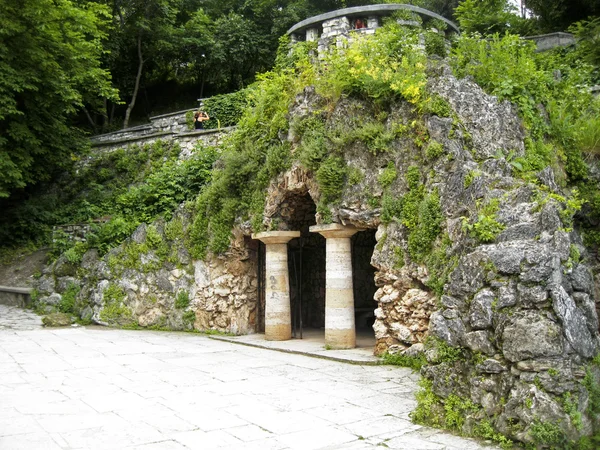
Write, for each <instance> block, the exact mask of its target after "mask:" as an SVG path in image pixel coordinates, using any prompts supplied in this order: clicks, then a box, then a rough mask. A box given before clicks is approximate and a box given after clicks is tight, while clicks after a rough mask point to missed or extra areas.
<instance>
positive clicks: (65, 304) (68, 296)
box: [58, 283, 79, 314]
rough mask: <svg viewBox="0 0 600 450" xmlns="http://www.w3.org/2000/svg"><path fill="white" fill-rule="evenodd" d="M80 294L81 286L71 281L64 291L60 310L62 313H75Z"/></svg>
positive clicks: (59, 305)
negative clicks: (76, 300) (76, 301)
mask: <svg viewBox="0 0 600 450" xmlns="http://www.w3.org/2000/svg"><path fill="white" fill-rule="evenodd" d="M77 294H79V286H77V285H76V284H74V283H69V285H68V286H67V290H66V291H65V292H63V293H62V296H61V299H60V302H59V303H58V310H59V311H60V312H62V313H66V314H73V313H74V312H75V311H74V310H75V299H76V298H77Z"/></svg>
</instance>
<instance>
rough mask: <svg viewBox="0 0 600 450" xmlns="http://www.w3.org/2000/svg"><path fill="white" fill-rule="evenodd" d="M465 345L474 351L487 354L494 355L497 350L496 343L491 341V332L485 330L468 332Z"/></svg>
mask: <svg viewBox="0 0 600 450" xmlns="http://www.w3.org/2000/svg"><path fill="white" fill-rule="evenodd" d="M464 345H465V346H466V347H467V348H470V349H471V350H473V351H474V352H480V353H485V354H486V355H493V354H494V353H495V352H496V350H495V348H494V345H493V344H492V343H491V342H490V335H489V333H488V332H487V331H483V330H480V331H472V332H470V333H466V334H465V337H464Z"/></svg>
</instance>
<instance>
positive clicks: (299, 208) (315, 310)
mask: <svg viewBox="0 0 600 450" xmlns="http://www.w3.org/2000/svg"><path fill="white" fill-rule="evenodd" d="M316 212H317V207H316V205H315V203H314V202H313V200H312V198H311V197H310V195H309V194H308V193H306V194H304V195H292V196H290V197H288V198H287V199H286V201H285V202H284V203H283V204H282V205H281V207H280V211H279V214H280V219H281V221H282V222H283V223H284V224H285V225H284V226H285V228H287V229H290V230H296V231H299V232H300V237H298V238H295V239H292V240H291V241H290V242H289V243H288V269H289V278H290V308H291V319H292V336H293V337H295V338H304V337H305V332H308V333H309V335H314V334H315V332H317V334H318V331H319V330H323V329H324V327H325V275H326V274H325V238H324V237H323V236H321V235H319V234H316V233H311V232H310V231H309V228H310V227H311V226H312V225H315V224H316V220H315V214H316Z"/></svg>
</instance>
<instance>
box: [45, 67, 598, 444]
mask: <svg viewBox="0 0 600 450" xmlns="http://www.w3.org/2000/svg"><path fill="white" fill-rule="evenodd" d="M430 75H431V76H430V79H429V86H428V88H429V90H430V92H432V93H434V94H437V95H438V96H439V97H440V98H441V99H443V101H445V102H446V103H447V104H448V105H449V106H450V108H451V109H452V110H453V112H454V113H453V114H454V115H455V117H453V118H449V117H438V116H437V115H433V114H430V115H425V116H424V117H421V116H419V115H417V113H415V112H414V110H413V107H412V106H411V105H410V104H408V103H406V102H402V101H398V102H397V103H396V104H393V105H391V106H390V107H389V108H388V110H386V111H384V112H385V114H382V113H381V111H376V109H375V107H374V105H373V104H371V103H368V102H366V101H364V100H361V99H357V98H352V97H348V98H342V99H341V100H340V101H338V102H337V104H335V106H332V105H329V104H327V105H325V104H324V103H323V100H322V99H321V98H319V96H318V95H317V94H316V93H315V90H314V89H312V88H307V89H305V91H304V93H303V94H302V95H299V96H298V98H297V99H296V103H295V104H294V105H293V107H292V109H291V111H290V121H291V122H294V121H297V122H301V121H302V120H303V119H307V118H314V117H315V116H318V117H321V118H322V120H323V122H324V124H325V129H326V130H336V132H337V133H339V134H340V135H344V134H350V133H351V132H352V131H353V130H355V129H356V128H358V127H360V126H362V125H363V123H364V122H369V121H372V120H373V118H374V117H383V119H377V120H379V123H378V124H377V125H378V126H382V127H383V128H382V129H383V132H382V133H384V134H385V133H387V134H385V136H389V135H392V138H388V141H386V147H385V149H383V150H382V149H375V150H373V147H372V145H371V144H372V143H370V142H365V141H361V140H359V139H355V140H352V141H350V142H345V143H344V147H343V149H342V150H343V151H340V154H341V155H343V158H344V163H345V165H346V168H347V169H348V170H349V171H352V173H353V174H354V175H356V176H355V177H354V178H353V179H354V181H353V182H347V183H345V185H344V188H343V192H342V195H341V200H340V201H339V202H338V203H332V204H328V205H324V206H325V207H323V205H320V206H321V207H320V208H317V207H316V206H315V205H318V204H319V202H320V201H321V200H322V193H321V192H320V188H319V183H318V182H317V178H318V177H317V176H316V175H315V173H313V172H312V171H310V170H308V169H307V168H305V167H304V166H303V165H302V163H300V161H299V159H300V158H299V157H298V158H296V156H298V154H299V153H300V152H301V151H302V150H301V146H302V136H300V135H296V134H295V131H294V128H293V127H291V128H290V133H289V135H288V136H287V137H286V136H281V139H287V140H288V141H289V142H290V144H291V147H292V156H293V158H292V159H294V161H293V162H292V164H291V168H290V169H289V170H288V171H287V172H286V173H282V174H280V175H279V176H278V177H276V179H274V181H273V182H272V183H271V185H270V187H269V188H268V190H267V195H266V204H265V208H264V214H263V215H264V221H263V225H264V226H265V227H266V229H269V230H277V229H279V230H286V229H292V230H307V229H308V227H309V226H310V225H312V224H314V223H315V222H316V223H321V222H323V221H325V220H331V221H333V222H336V223H341V224H344V225H347V224H349V225H354V226H356V227H357V228H359V229H361V230H371V233H373V235H374V239H375V244H374V248H373V253H372V257H371V261H370V264H371V266H372V267H374V268H375V269H376V270H375V273H374V282H375V287H374V289H373V298H372V299H368V300H369V301H371V302H372V301H373V300H374V302H376V303H375V304H373V308H372V309H373V310H374V324H373V329H374V332H375V337H376V341H377V343H376V347H375V353H376V354H383V353H384V352H386V351H392V350H393V351H406V352H407V354H412V355H414V354H417V353H420V352H423V351H424V352H425V355H426V356H427V359H428V361H429V364H428V366H427V367H426V369H424V371H423V375H424V376H425V377H427V378H428V379H430V380H431V386H432V389H433V394H435V395H436V396H437V398H438V399H439V401H440V402H442V403H443V402H444V401H446V399H448V398H449V397H450V396H454V397H460V398H462V399H468V400H469V401H470V402H472V404H474V405H475V406H476V408H475V411H476V412H474V413H473V415H472V416H471V417H469V418H468V420H466V421H465V427H467V428H468V427H472V426H474V424H476V423H477V422H480V421H483V420H485V421H487V422H489V423H490V424H491V425H492V426H493V427H494V428H495V429H496V430H499V431H501V432H502V433H504V434H505V435H507V436H509V437H511V438H514V439H517V440H520V441H525V442H531V441H532V437H531V434H532V426H533V425H534V424H535V423H538V422H539V423H552V424H556V426H558V427H559V428H560V429H561V431H562V432H563V433H564V434H565V435H566V436H568V437H569V438H570V439H575V438H577V437H578V436H580V435H582V434H589V433H590V430H591V419H590V416H589V415H588V412H587V403H588V397H589V396H588V393H587V391H586V389H585V388H584V387H583V385H582V384H581V381H582V378H583V377H584V376H585V365H586V364H587V363H588V362H589V360H590V358H592V357H593V356H594V355H596V354H597V352H598V350H599V348H600V336H599V334H598V315H597V312H596V308H595V301H596V300H597V298H596V295H597V294H596V291H597V287H596V285H595V284H594V280H593V276H592V273H591V271H590V269H589V267H587V266H586V264H585V263H583V262H580V261H579V260H573V259H572V258H571V257H570V255H571V251H572V249H576V250H577V253H579V254H581V255H585V248H584V247H583V246H582V245H581V239H580V237H579V235H578V234H577V232H576V231H566V230H568V229H569V224H568V223H567V222H566V221H568V220H569V217H568V211H565V205H564V204H562V203H561V202H560V201H558V200H556V198H558V196H549V195H548V193H549V192H553V191H554V192H555V193H556V194H561V195H564V194H567V193H565V192H559V191H558V189H559V188H558V186H557V185H556V183H555V182H554V177H553V174H552V171H551V170H548V169H547V170H545V171H543V172H542V173H540V174H539V177H538V178H539V183H543V186H542V187H540V185H539V184H534V183H531V182H529V181H525V180H522V179H518V178H516V177H515V176H513V171H512V166H511V164H510V163H509V159H510V158H512V157H513V156H514V155H523V154H524V144H523V140H524V137H525V133H524V130H523V129H522V126H521V124H520V121H519V119H518V117H517V115H516V112H515V109H514V108H513V107H512V106H511V105H510V104H508V103H506V102H504V103H500V102H498V101H497V99H496V98H494V97H491V96H488V95H486V94H485V93H484V92H483V91H482V90H481V89H480V88H479V87H478V86H477V85H475V84H474V83H472V82H471V81H468V80H457V79H456V78H454V77H453V76H452V75H451V73H450V71H449V69H448V68H447V67H445V66H444V65H443V64H439V65H438V66H436V67H432V68H431V74H430ZM324 111H326V113H325V112H324ZM398 129H408V130H411V131H409V132H405V133H399V132H392V131H393V130H398ZM433 145H435V146H437V148H441V151H440V152H437V153H433V152H428V151H427V149H428V147H429V146H433ZM392 169H393V170H392ZM390 173H391V175H390ZM415 173H416V178H418V179H417V180H415V179H414V178H415V176H414V174H415ZM411 174H412V175H411ZM411 177H412V179H411ZM348 178H350V176H348ZM384 180H385V181H384ZM411 199H412V200H411ZM414 199H417V200H416V203H414V208H413V209H412V214H413V215H412V216H411V215H410V214H409V213H410V212H411V210H410V208H409V206H410V201H415V200H414ZM428 199H429V200H430V203H427V200H428ZM407 205H409V206H407ZM432 205H433V206H432ZM428 207H429V208H430V210H431V208H433V209H436V208H437V209H439V211H437V210H435V211H434V212H435V213H436V214H439V226H438V228H433V230H434V231H431V228H428V227H430V226H432V221H433V219H431V217H432V216H435V214H433V215H430V216H426V215H425V213H427V211H430V210H427V209H426V208H428ZM317 211H318V212H317ZM176 219H177V220H179V221H180V222H181V223H182V224H183V227H184V228H185V227H187V226H188V225H189V223H190V220H189V217H186V215H185V212H183V211H180V212H178V213H177V214H176ZM311 221H312V222H311ZM490 224H491V225H490ZM153 226H154V228H155V230H154V233H158V234H159V235H160V237H161V239H162V240H163V241H165V240H167V241H168V245H167V247H168V249H167V250H165V248H164V247H157V248H146V247H144V249H143V251H141V250H140V248H141V247H140V246H144V245H146V244H147V241H148V232H149V230H147V229H145V228H144V226H142V228H140V229H138V230H137V231H136V232H135V233H134V235H133V237H132V238H131V239H130V240H129V241H128V242H126V243H125V244H124V245H122V246H121V247H119V248H117V249H114V250H111V252H109V254H107V255H105V256H104V257H102V258H99V257H98V256H97V254H94V253H93V252H90V253H88V254H86V255H85V256H84V259H83V261H82V263H81V268H83V269H84V272H85V274H84V276H83V277H81V276H80V274H78V268H77V267H73V265H71V264H69V263H68V262H67V261H66V260H62V259H59V260H58V261H57V262H56V263H55V264H54V265H53V266H52V268H50V269H49V270H46V271H45V273H44V276H43V277H42V278H41V279H40V280H39V282H38V289H39V290H41V291H43V293H44V294H45V295H44V296H43V297H42V299H41V301H42V303H45V304H46V305H52V304H58V303H59V302H60V301H61V294H63V293H64V291H65V288H64V286H65V285H67V284H68V283H66V282H65V280H67V279H70V280H72V282H74V283H76V284H79V285H80V286H81V290H80V291H79V294H78V297H77V299H78V303H77V305H76V306H77V307H78V308H79V312H80V315H81V316H82V317H91V319H92V320H93V321H95V322H98V323H108V324H111V323H112V324H120V325H124V324H125V325H126V324H131V323H134V324H136V325H139V326H158V327H161V326H166V327H169V328H175V329H185V328H189V327H191V326H192V325H193V326H194V327H195V328H197V329H216V330H220V331H227V332H232V333H251V332H254V331H257V330H259V329H260V321H261V317H260V315H261V314H260V312H259V311H260V309H261V304H260V301H259V300H258V299H259V297H260V292H259V288H258V286H259V279H258V275H257V273H258V272H259V268H260V267H259V266H260V260H259V258H258V256H257V254H258V252H259V247H258V244H257V242H256V241H252V240H251V239H250V238H249V236H250V234H251V230H250V227H249V226H248V225H247V224H242V225H240V227H239V228H237V229H236V230H234V233H233V237H232V245H231V248H230V250H229V251H228V252H227V253H225V254H224V255H220V256H216V255H209V256H208V257H207V258H206V259H205V260H204V261H194V260H192V259H191V258H190V256H189V253H188V251H187V249H186V247H185V245H184V244H183V243H181V242H180V241H178V240H177V239H176V238H173V237H171V238H167V234H168V233H167V232H166V231H165V230H166V229H167V228H168V224H167V225H165V224H155V225H153ZM486 227H487V228H486ZM423 230H429V234H428V235H427V236H428V238H427V239H429V240H427V239H425V238H423V233H424V231H423ZM432 233H433V234H432ZM169 239H170V240H169ZM313 243H314V244H315V247H316V246H317V245H318V244H319V243H318V242H316V241H314V242H313V241H310V240H309V239H308V238H307V241H306V244H307V247H306V248H305V249H304V250H305V253H304V255H305V256H306V255H307V254H308V253H307V252H308V250H306V249H307V248H309V247H310V245H312V244H313ZM290 245H291V244H290ZM136 246H137V247H136ZM136 249H137V250H136ZM296 250H297V249H296ZM417 250H418V251H417ZM136 252H137V253H136ZM161 252H162V254H161ZM165 252H166V253H165ZM132 254H135V261H134V263H133V265H131V264H130V266H129V267H128V266H127V264H124V263H123V264H116V263H115V261H127V258H129V256H131V255H132ZM128 255H129V256H128ZM301 255H302V254H301ZM313 255H315V259H313V260H310V261H308V263H309V265H310V264H311V263H314V261H316V260H317V259H321V260H322V259H324V258H323V255H322V254H321V253H318V252H317V251H316V250H315V251H314V253H313ZM300 258H302V256H300ZM583 261H585V259H583ZM311 270H314V271H317V269H316V264H314V266H311ZM69 277H70V278H69ZM322 278H323V277H321V276H318V275H315V276H314V277H312V278H311V279H310V280H308V281H307V282H306V285H307V286H304V287H305V288H306V289H310V292H311V295H313V294H314V295H315V296H317V295H319V292H318V291H319V289H320V288H319V287H318V286H317V287H315V286H314V284H315V283H317V284H318V283H320V280H322ZM299 284H302V282H300V283H299ZM323 290H324V289H323ZM182 293H185V294H182ZM185 298H187V299H188V300H189V301H187V302H186V301H184V300H185ZM182 299H183V300H182ZM365 304H366V303H365ZM310 320H312V321H314V323H317V324H320V323H321V322H322V314H321V315H319V314H316V315H315V317H310ZM319 326H322V325H319ZM427 338H429V339H428V342H427V343H426V344H425V345H424V343H425V342H426V340H427ZM431 342H433V344H430V343H431ZM430 345H431V346H430ZM444 350H445V353H444ZM457 352H458V353H457ZM450 353H452V354H453V355H456V354H459V355H461V356H460V357H458V358H457V357H453V359H452V360H451V361H449V360H448V359H447V355H448V354H450ZM444 355H445V356H444ZM444 358H446V359H444ZM567 394H568V396H571V397H569V398H573V399H576V400H574V406H573V407H572V408H571V409H572V411H571V414H567V413H566V412H565V407H564V401H563V400H564V398H565V397H564V396H565V395H567ZM454 397H452V398H454ZM573 408H575V409H574V410H573ZM573 412H575V413H577V414H576V415H574V414H573ZM573 417H580V423H575V422H574V419H573Z"/></svg>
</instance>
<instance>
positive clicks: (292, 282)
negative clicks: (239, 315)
mask: <svg viewBox="0 0 600 450" xmlns="http://www.w3.org/2000/svg"><path fill="white" fill-rule="evenodd" d="M316 209H317V208H316V205H315V203H314V201H313V200H312V198H311V197H310V195H309V194H308V192H306V191H304V192H297V191H296V192H288V193H287V196H286V197H285V198H284V199H283V201H282V202H281V203H280V204H279V205H278V208H277V211H276V213H275V214H274V215H272V216H271V228H275V229H276V230H277V231H265V232H261V233H257V234H255V235H253V236H254V237H255V239H258V240H260V241H261V242H263V243H265V244H266V246H265V247H263V246H262V245H261V246H259V249H260V253H261V254H262V255H259V264H258V266H259V320H258V324H259V326H258V327H257V328H258V329H259V331H262V330H263V329H264V330H265V339H267V340H287V339H290V338H299V339H308V340H312V341H316V342H325V344H326V345H328V346H330V348H334V349H349V348H354V347H356V346H358V347H361V348H365V347H366V348H369V347H371V348H373V347H374V345H375V336H374V331H373V323H374V320H375V314H374V311H375V308H376V307H377V303H376V302H375V300H374V296H375V292H376V290H377V288H376V286H375V281H374V276H375V268H373V267H372V266H371V257H372V255H373V251H374V249H375V244H376V240H375V230H361V229H357V228H355V227H354V226H352V225H342V224H338V223H332V224H320V225H317V224H316V218H315V215H316ZM263 258H266V263H265V262H264V261H265V260H264V259H263ZM261 316H262V317H261ZM263 324H264V325H263Z"/></svg>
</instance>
